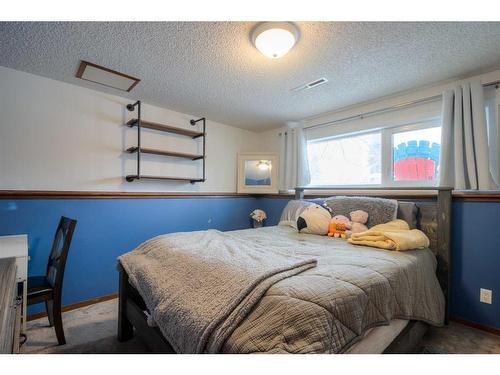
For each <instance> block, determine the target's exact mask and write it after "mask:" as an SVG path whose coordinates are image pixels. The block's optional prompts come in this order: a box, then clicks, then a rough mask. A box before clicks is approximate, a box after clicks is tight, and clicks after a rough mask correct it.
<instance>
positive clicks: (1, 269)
mask: <svg viewBox="0 0 500 375" xmlns="http://www.w3.org/2000/svg"><path fill="white" fill-rule="evenodd" d="M16 268H17V267H16V259H15V258H3V259H0V285H1V286H2V287H1V288H0V353H2V354H8V353H19V350H20V345H19V341H20V340H19V339H20V334H21V332H20V331H21V308H22V301H21V298H22V297H21V296H18V283H17V280H16V271H17V269H16Z"/></svg>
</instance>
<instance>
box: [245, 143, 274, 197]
mask: <svg viewBox="0 0 500 375" xmlns="http://www.w3.org/2000/svg"><path fill="white" fill-rule="evenodd" d="M278 167H279V166H278V154H275V153H262V152H248V153H241V154H238V188H237V190H238V193H250V194H276V193H278V189H279V186H278V185H279V181H278V170H279V168H278Z"/></svg>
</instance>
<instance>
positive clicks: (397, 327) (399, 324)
mask: <svg viewBox="0 0 500 375" xmlns="http://www.w3.org/2000/svg"><path fill="white" fill-rule="evenodd" d="M409 322H410V321H409V320H404V319H394V320H391V321H390V323H389V325H386V326H380V327H375V328H372V329H370V330H368V331H367V332H366V333H365V335H364V336H363V339H362V340H361V341H358V342H357V343H356V344H354V345H353V346H351V347H350V348H349V349H348V350H347V351H346V352H345V353H346V354H381V353H383V352H384V350H385V349H386V348H387V347H388V346H389V345H390V344H391V343H392V342H393V341H394V339H395V338H396V337H398V335H399V334H400V333H401V331H403V329H404V328H405V327H406V326H407V325H408V323H409Z"/></svg>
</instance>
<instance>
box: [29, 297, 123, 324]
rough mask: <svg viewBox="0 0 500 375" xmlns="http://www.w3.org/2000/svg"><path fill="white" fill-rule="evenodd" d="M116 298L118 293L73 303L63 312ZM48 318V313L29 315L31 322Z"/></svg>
mask: <svg viewBox="0 0 500 375" xmlns="http://www.w3.org/2000/svg"><path fill="white" fill-rule="evenodd" d="M115 298H118V293H113V294H108V295H105V296H102V297H96V298H92V299H88V300H86V301H81V302H77V303H72V304H70V305H64V306H63V307H62V311H63V312H66V311H71V310H76V309H79V308H80V307H85V306H90V305H94V304H96V303H99V302H104V301H109V300H112V299H115ZM46 316H47V312H46V311H43V312H39V313H35V314H31V315H28V318H27V320H28V321H30V320H35V319H40V318H43V317H46Z"/></svg>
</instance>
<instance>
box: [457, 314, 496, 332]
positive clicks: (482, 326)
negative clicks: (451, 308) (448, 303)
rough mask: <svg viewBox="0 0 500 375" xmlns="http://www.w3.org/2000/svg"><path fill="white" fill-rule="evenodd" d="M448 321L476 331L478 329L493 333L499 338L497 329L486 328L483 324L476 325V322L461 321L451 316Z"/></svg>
mask: <svg viewBox="0 0 500 375" xmlns="http://www.w3.org/2000/svg"><path fill="white" fill-rule="evenodd" d="M450 320H451V321H453V322H457V323H460V324H463V325H464V326H468V327H472V328H476V329H479V330H481V331H485V332H489V333H493V334H494V335H499V336H500V329H499V328H495V327H490V326H486V325H484V324H479V323H476V322H471V321H470V320H466V319H462V318H459V317H458V316H452V317H451V318H450Z"/></svg>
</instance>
